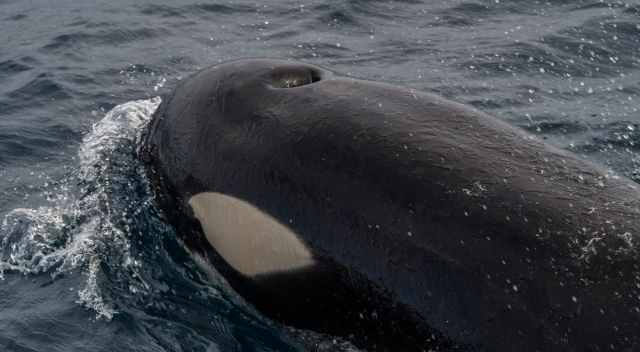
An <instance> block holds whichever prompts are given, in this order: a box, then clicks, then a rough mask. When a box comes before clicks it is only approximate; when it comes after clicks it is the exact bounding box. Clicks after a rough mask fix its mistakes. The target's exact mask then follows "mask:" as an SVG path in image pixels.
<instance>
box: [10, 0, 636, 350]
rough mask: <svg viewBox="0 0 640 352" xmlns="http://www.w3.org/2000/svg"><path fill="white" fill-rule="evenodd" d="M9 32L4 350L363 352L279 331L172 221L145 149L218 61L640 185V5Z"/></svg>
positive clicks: (463, 7)
mask: <svg viewBox="0 0 640 352" xmlns="http://www.w3.org/2000/svg"><path fill="white" fill-rule="evenodd" d="M0 29H1V31H0V221H1V223H0V277H1V278H2V279H1V281H0V350H1V351H16V352H22V351H88V350H92V351H301V350H304V349H305V347H303V345H305V344H306V345H308V346H307V347H306V348H308V347H309V346H314V345H319V346H318V347H316V348H315V349H318V350H323V351H325V350H326V351H331V350H341V351H342V350H344V351H348V350H352V348H351V347H350V346H348V344H347V343H344V342H342V341H338V340H336V341H334V339H333V338H332V337H327V336H320V335H317V334H313V333H310V332H301V331H292V330H291V329H288V328H286V327H282V326H278V325H277V324H275V323H273V322H270V321H268V320H267V319H266V318H263V317H261V316H260V314H258V313H257V312H255V311H254V310H253V309H252V308H251V307H250V306H249V305H247V304H246V303H244V302H243V301H242V299H241V298H240V297H238V296H237V295H236V294H235V293H234V292H233V291H232V290H231V289H230V288H229V287H228V285H227V284H226V283H225V282H224V280H223V279H221V278H220V277H219V276H218V275H217V274H216V273H215V272H209V273H207V272H204V271H202V270H201V269H199V267H198V265H197V263H195V262H194V259H192V258H191V257H190V256H189V254H188V253H187V252H186V251H185V249H184V248H183V247H182V245H181V244H180V243H179V242H178V241H177V240H176V234H175V233H174V230H173V229H172V228H171V227H170V226H169V225H167V224H165V223H163V221H162V220H161V218H160V215H159V211H158V209H157V208H156V206H155V204H154V201H153V197H152V195H151V193H150V192H149V185H148V183H147V181H146V177H145V175H144V170H143V168H142V166H141V164H140V162H139V161H138V160H137V159H136V157H135V151H136V148H137V138H138V137H139V134H140V132H141V130H142V129H143V127H144V125H145V124H146V122H147V121H148V119H149V117H150V115H151V113H152V112H153V110H154V109H155V107H156V106H157V104H158V103H159V99H158V98H154V97H156V96H159V95H161V94H162V93H165V92H167V91H168V90H170V89H171V88H172V87H174V86H175V84H176V82H177V81H178V80H180V79H181V78H184V77H186V76H187V75H189V74H190V73H192V72H194V71H195V70H197V69H199V68H202V67H204V66H207V65H210V64H213V63H217V62H221V61H225V60H229V59H236V58H241V57H278V58H290V59H296V60H303V61H307V62H310V63H315V64H320V65H323V66H326V67H328V68H330V69H333V70H336V71H338V72H341V73H345V74H350V75H353V76H356V77H362V78H367V79H374V80H383V81H388V82H392V83H395V84H399V85H404V86H409V87H414V88H417V89H421V90H426V91H432V92H436V93H439V94H441V95H444V96H446V97H449V98H451V99H453V100H456V101H460V102H463V103H466V104H470V105H473V106H475V107H477V108H479V109H481V110H484V111H486V112H488V113H490V114H493V115H496V116H498V117H499V118H501V119H504V120H506V121H508V122H510V123H512V124H514V125H518V126H520V127H522V128H524V129H527V130H528V131H530V132H531V133H533V134H537V135H541V136H542V137H543V138H546V139H547V140H548V141H549V142H550V143H553V144H555V145H558V146H560V147H562V148H565V149H569V150H572V151H574V152H576V153H579V154H582V155H584V157H585V158H588V159H591V160H595V161H598V162H601V163H604V164H606V165H607V166H608V167H610V168H611V169H612V170H613V171H614V172H616V173H618V174H620V175H624V176H627V177H631V178H634V179H635V180H638V181H640V1H631V0H629V1H611V0H590V1H586V0H564V1H560V0H549V1H532V0H527V1H524V0H511V1H507V0H491V1H486V0H483V1H459V0H442V1H427V0H424V1H421V0H403V1H366V0H345V1H330V0H310V1H307V0H299V1H286V0H278V1H272V2H268V3H267V2H258V1H256V2H251V1H224V2H207V3H205V2H191V1H171V2H168V1H167V2H165V3H163V2H161V1H156V2H154V3H144V2H140V1H131V0H130V1H126V0H118V1H110V2H96V1H90V0H86V1H72V0H56V1H44V0H32V1H24V0H22V1H18V0H0ZM310 319H313V317H310ZM301 341H303V342H301ZM305 341H306V342H305ZM311 349H312V350H313V349H314V348H311Z"/></svg>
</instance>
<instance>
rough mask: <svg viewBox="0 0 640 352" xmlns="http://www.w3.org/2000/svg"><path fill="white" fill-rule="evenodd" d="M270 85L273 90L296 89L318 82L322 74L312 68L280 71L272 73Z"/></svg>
mask: <svg viewBox="0 0 640 352" xmlns="http://www.w3.org/2000/svg"><path fill="white" fill-rule="evenodd" d="M272 78H273V81H272V83H271V85H272V86H273V87H275V88H296V87H301V86H306V85H309V84H313V83H315V82H319V81H320V80H322V72H320V71H319V70H316V69H313V68H307V67H304V68H295V69H290V68H289V69H286V70H284V69H281V70H276V71H275V72H273V76H272Z"/></svg>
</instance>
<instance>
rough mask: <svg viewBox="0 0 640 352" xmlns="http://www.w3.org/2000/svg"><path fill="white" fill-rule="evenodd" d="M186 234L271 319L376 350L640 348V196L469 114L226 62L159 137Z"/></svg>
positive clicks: (153, 162) (182, 97)
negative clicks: (345, 338)
mask: <svg viewBox="0 0 640 352" xmlns="http://www.w3.org/2000/svg"><path fill="white" fill-rule="evenodd" d="M143 143H144V144H143V146H142V148H141V157H142V158H143V159H144V160H145V161H146V163H147V165H148V168H149V171H150V172H149V174H150V177H151V178H152V180H153V184H154V186H155V188H156V194H157V199H158V202H159V203H160V206H161V208H163V210H164V213H165V215H166V216H167V218H168V219H169V221H170V222H171V223H172V224H173V225H174V226H176V228H177V229H178V230H179V233H181V236H182V240H183V242H184V243H185V245H186V246H187V247H189V248H190V249H191V250H192V251H194V252H195V253H198V254H199V255H201V256H203V257H205V258H207V260H208V261H210V262H211V263H212V264H213V265H214V266H215V267H216V269H217V270H218V271H220V273H222V275H223V276H224V277H225V278H226V279H227V280H228V282H229V283H230V285H231V286H232V287H233V288H234V289H235V290H236V291H237V292H238V293H240V295H242V296H243V297H244V298H246V299H247V300H248V301H249V302H250V303H252V304H253V305H254V306H255V307H256V308H258V310H260V311H261V312H262V313H264V314H265V315H267V316H268V317H271V318H273V319H275V320H277V321H280V322H282V323H285V324H288V325H291V326H294V327H298V328H304V329H311V330H316V331H319V332H324V333H329V334H333V335H338V336H347V337H348V338H349V339H351V340H353V342H354V343H356V345H358V346H361V347H364V348H367V349H369V350H371V351H421V350H428V349H434V350H451V351H514V350H519V351H605V350H616V351H632V350H637V349H640V333H639V332H640V260H639V258H640V255H639V252H638V248H637V243H638V242H639V241H640V189H638V187H639V185H638V184H636V183H634V182H632V181H631V180H629V179H627V178H624V177H621V176H618V175H615V174H613V173H612V172H611V171H609V170H607V169H606V168H603V167H600V166H598V165H595V164H593V163H591V162H588V161H585V160H583V159H581V158H579V157H578V156H576V155H574V154H571V153H569V152H567V151H564V150H561V149H558V148H556V147H553V146H551V145H549V144H547V143H545V142H543V141H540V140H538V139H537V138H535V137H533V136H531V135H529V134H527V133H526V132H524V131H522V130H520V129H518V128H516V127H512V126H510V125H508V124H507V123H505V122H503V121H500V120H498V119H496V118H494V117H492V116H489V115H487V114H485V113H482V112H480V111H477V110H474V109H472V108H469V107H467V106H464V105H462V104H458V103H455V102H452V101H448V100H446V99H444V98H441V97H438V96H435V95H432V94H428V93H424V92H419V91H416V90H412V89H407V88H403V87H398V86H393V85H390V84H385V83H378V82H372V81H365V80H358V79H352V78H347V77H342V76H339V75H338V74H335V73H333V72H330V71H328V70H326V69H324V68H321V67H317V66H313V65H308V64H303V63H296V62H292V61H281V60H267V59H247V60H239V61H233V62H228V63H223V64H220V65H217V66H213V67H209V68H206V69H204V70H201V71H200V72H198V73H196V74H195V75H193V76H191V77H189V78H187V79H185V80H184V81H183V82H182V83H181V84H180V85H179V86H178V87H177V88H176V89H175V91H174V92H173V93H172V95H171V96H169V97H167V98H166V99H164V101H163V102H162V104H161V106H160V107H159V108H158V110H157V111H156V113H155V115H154V118H153V120H152V122H151V123H150V125H149V128H148V131H147V132H146V135H145V136H144V139H143Z"/></svg>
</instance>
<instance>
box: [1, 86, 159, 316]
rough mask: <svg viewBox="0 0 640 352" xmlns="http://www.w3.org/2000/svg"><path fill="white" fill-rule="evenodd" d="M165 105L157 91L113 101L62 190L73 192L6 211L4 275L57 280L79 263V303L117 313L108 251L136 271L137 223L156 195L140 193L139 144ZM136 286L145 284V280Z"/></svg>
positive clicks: (99, 313)
mask: <svg viewBox="0 0 640 352" xmlns="http://www.w3.org/2000/svg"><path fill="white" fill-rule="evenodd" d="M159 104H160V98H153V99H148V100H138V101H132V102H128V103H125V104H122V105H118V106H116V107H115V108H113V109H112V110H111V111H110V112H108V113H107V114H106V115H105V117H104V118H103V119H102V120H100V121H99V122H98V123H96V124H95V125H94V126H93V128H92V131H91V132H90V133H89V134H88V135H87V136H86V137H85V138H84V139H83V142H82V145H81V147H80V150H79V153H78V160H79V168H78V170H77V171H76V172H75V173H74V174H72V175H70V176H69V177H68V179H66V180H64V181H63V182H64V183H65V186H64V187H62V189H63V192H67V193H69V194H65V195H61V196H58V197H55V198H54V200H53V201H52V204H51V205H50V206H43V207H39V208H36V209H26V208H18V209H14V210H12V211H10V212H9V213H8V214H6V215H5V216H4V219H3V220H2V222H1V224H0V279H4V277H5V274H6V273H9V272H18V273H22V274H23V275H37V274H42V273H48V274H50V275H51V276H52V278H53V279H55V278H56V277H57V276H58V275H60V274H63V273H67V272H71V271H73V270H80V271H81V272H82V274H83V275H84V276H85V277H86V281H85V285H84V288H82V289H80V290H79V291H78V299H77V302H78V303H79V304H81V305H83V306H84V307H87V308H89V309H92V310H94V311H95V312H96V313H97V318H105V319H107V320H109V319H111V318H112V317H113V316H114V315H115V314H117V311H116V309H115V308H114V307H112V306H111V305H110V304H109V303H108V302H106V300H105V299H104V297H103V296H102V293H101V290H100V276H101V263H102V259H101V258H105V257H107V258H108V260H109V265H112V266H113V265H116V266H119V267H125V268H127V269H130V270H132V271H134V272H135V271H136V270H137V269H136V267H137V266H139V265H140V262H139V261H137V260H136V259H135V258H134V257H133V256H132V254H131V252H130V248H131V244H130V235H131V231H132V228H131V224H132V222H133V218H135V216H136V215H137V212H139V211H140V208H141V207H143V206H145V205H147V204H150V203H151V200H150V197H151V196H150V195H149V194H146V195H144V196H140V197H136V196H135V195H133V194H135V192H136V190H137V189H139V188H140V187H142V188H144V185H145V182H146V180H145V177H144V170H143V168H142V166H141V164H140V163H139V162H138V160H137V159H136V158H135V148H136V141H137V139H138V138H139V135H140V133H141V131H142V130H143V127H144V126H145V125H146V124H147V123H148V121H149V120H150V119H151V116H152V114H153V112H154V111H155V110H156V108H157V107H158V105H159ZM140 280H141V279H140ZM132 285H133V286H135V285H136V283H132ZM137 285H138V286H140V287H143V288H144V287H145V286H146V285H145V283H144V282H142V281H141V282H138V283H137ZM133 286H132V287H133ZM134 290H135V288H134Z"/></svg>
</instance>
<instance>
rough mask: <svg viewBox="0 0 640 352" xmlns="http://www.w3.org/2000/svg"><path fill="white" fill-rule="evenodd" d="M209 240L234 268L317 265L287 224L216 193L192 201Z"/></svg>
mask: <svg viewBox="0 0 640 352" xmlns="http://www.w3.org/2000/svg"><path fill="white" fill-rule="evenodd" d="M189 205H191V207H192V209H193V212H194V213H195V216H196V218H197V219H198V220H199V221H200V224H201V226H202V229H203V231H204V233H205V236H206V238H207V240H208V241H209V243H211V245H212V246H213V248H215V249H216V251H217V252H218V253H219V254H220V255H221V256H222V258H223V259H224V260H225V261H226V262H227V263H228V264H229V265H231V266H232V267H233V268H234V269H236V270H237V271H239V272H240V273H242V274H244V275H247V276H256V275H260V274H268V273H274V272H282V271H288V270H294V269H300V268H304V267H308V266H311V265H313V264H314V260H313V257H312V255H311V252H310V251H309V249H308V248H307V247H306V246H305V244H304V243H303V242H302V241H301V240H300V239H299V237H298V235H297V234H296V233H294V232H293V231H292V230H291V229H289V228H288V227H287V226H285V225H283V224H281V223H280V222H279V221H278V220H276V219H275V218H273V217H272V216H270V215H269V214H267V213H264V212H263V211H261V210H260V209H258V208H256V207H254V206H253V205H251V204H249V203H247V202H246V201H243V200H241V199H238V198H234V197H231V196H228V195H224V194H222V193H217V192H205V193H199V194H197V195H195V196H193V197H192V198H191V199H190V200H189Z"/></svg>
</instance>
